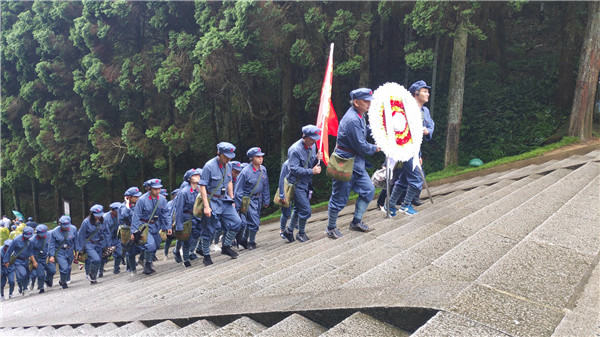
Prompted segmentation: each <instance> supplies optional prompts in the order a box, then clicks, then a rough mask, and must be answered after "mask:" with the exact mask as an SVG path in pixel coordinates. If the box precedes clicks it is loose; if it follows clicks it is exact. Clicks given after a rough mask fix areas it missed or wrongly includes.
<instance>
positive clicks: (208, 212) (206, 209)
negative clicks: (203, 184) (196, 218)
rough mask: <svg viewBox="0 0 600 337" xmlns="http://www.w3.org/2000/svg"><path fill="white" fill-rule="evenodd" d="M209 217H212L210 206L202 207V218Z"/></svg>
mask: <svg viewBox="0 0 600 337" xmlns="http://www.w3.org/2000/svg"><path fill="white" fill-rule="evenodd" d="M211 215H212V209H210V206H206V207H204V216H206V217H208V218H210V216H211Z"/></svg>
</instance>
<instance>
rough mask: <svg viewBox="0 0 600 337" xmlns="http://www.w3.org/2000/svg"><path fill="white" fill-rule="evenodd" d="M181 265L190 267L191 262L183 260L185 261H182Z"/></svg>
mask: <svg viewBox="0 0 600 337" xmlns="http://www.w3.org/2000/svg"><path fill="white" fill-rule="evenodd" d="M183 265H184V266H185V267H186V268H189V267H191V266H192V264H191V263H190V261H185V262H184V263H183Z"/></svg>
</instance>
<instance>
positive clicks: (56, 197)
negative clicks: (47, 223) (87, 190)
mask: <svg viewBox="0 0 600 337" xmlns="http://www.w3.org/2000/svg"><path fill="white" fill-rule="evenodd" d="M60 194H61V193H60V188H59V187H58V185H55V186H54V202H55V204H54V206H55V207H56V208H55V214H54V218H55V219H56V220H58V218H60V216H61V215H62V214H63V207H62V206H63V205H62V200H61V195H60ZM69 215H70V214H69Z"/></svg>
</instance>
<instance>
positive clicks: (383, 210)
mask: <svg viewBox="0 0 600 337" xmlns="http://www.w3.org/2000/svg"><path fill="white" fill-rule="evenodd" d="M379 210H380V211H382V212H383V214H386V215H387V211H386V210H385V206H379Z"/></svg>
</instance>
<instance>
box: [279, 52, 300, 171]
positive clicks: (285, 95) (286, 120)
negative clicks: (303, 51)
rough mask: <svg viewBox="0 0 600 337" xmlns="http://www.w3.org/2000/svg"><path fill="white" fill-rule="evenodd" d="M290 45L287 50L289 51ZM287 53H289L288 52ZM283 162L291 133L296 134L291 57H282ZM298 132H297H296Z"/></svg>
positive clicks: (281, 145) (281, 130)
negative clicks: (293, 126)
mask: <svg viewBox="0 0 600 337" xmlns="http://www.w3.org/2000/svg"><path fill="white" fill-rule="evenodd" d="M289 49H290V48H289V45H288V46H287V48H286V50H287V51H289ZM286 54H287V53H286ZM281 65H282V66H281V70H282V72H281V111H282V116H281V129H280V130H279V131H280V132H281V144H280V147H281V149H280V150H281V162H282V163H283V162H284V161H285V160H286V158H287V150H288V147H289V146H290V144H291V142H290V139H291V135H293V134H294V132H292V130H291V124H292V120H291V118H292V109H293V106H292V92H293V86H294V83H293V78H292V63H291V62H290V60H289V57H287V55H286V57H282V58H281ZM296 134H297V133H296Z"/></svg>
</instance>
